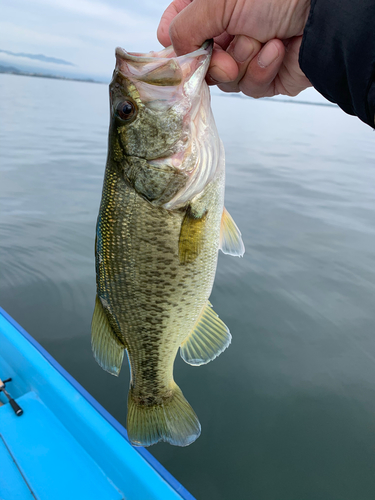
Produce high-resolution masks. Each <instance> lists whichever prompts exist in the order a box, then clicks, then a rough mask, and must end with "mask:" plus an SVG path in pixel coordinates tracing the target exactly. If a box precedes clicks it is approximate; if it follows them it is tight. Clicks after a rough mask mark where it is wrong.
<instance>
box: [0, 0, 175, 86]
mask: <svg viewBox="0 0 375 500" xmlns="http://www.w3.org/2000/svg"><path fill="white" fill-rule="evenodd" d="M169 3H170V0H131V1H130V0H0V49H1V50H3V51H4V50H5V51H8V52H12V53H26V54H43V55H45V56H49V57H54V58H58V59H62V60H64V61H68V62H70V63H72V64H73V65H74V66H68V65H62V64H56V63H46V62H38V61H36V60H31V59H29V58H27V57H20V56H14V55H12V54H9V53H8V54H7V53H5V52H0V64H3V65H8V66H9V65H13V66H16V67H20V65H22V66H25V65H26V66H27V65H29V66H32V67H40V68H44V69H46V68H48V69H50V72H51V73H62V74H71V75H85V76H86V75H88V76H92V77H96V78H100V79H106V80H108V79H109V78H110V76H111V74H112V71H113V67H114V50H115V47H116V46H118V45H119V46H121V47H123V48H125V49H126V50H130V51H140V52H143V51H147V52H148V51H149V50H157V49H158V48H159V47H160V44H159V43H158V41H157V38H156V29H157V26H158V23H159V19H160V17H161V15H162V13H163V12H164V9H165V8H166V7H167V6H168V4H169Z"/></svg>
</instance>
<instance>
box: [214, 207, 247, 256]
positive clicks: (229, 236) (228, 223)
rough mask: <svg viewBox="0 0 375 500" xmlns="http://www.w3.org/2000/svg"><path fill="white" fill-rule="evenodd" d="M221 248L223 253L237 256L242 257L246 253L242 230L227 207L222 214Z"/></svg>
mask: <svg viewBox="0 0 375 500" xmlns="http://www.w3.org/2000/svg"><path fill="white" fill-rule="evenodd" d="M219 248H220V250H221V251H222V252H223V253H226V254H228V255H234V256H236V257H242V256H243V254H244V253H245V245H244V244H243V241H242V238H241V232H240V230H239V229H238V227H237V225H236V223H235V222H234V220H233V219H232V217H231V216H230V214H229V212H228V210H227V209H226V208H225V207H224V210H223V215H222V216H221V227H220V245H219Z"/></svg>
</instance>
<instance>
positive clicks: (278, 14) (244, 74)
mask: <svg viewBox="0 0 375 500" xmlns="http://www.w3.org/2000/svg"><path fill="white" fill-rule="evenodd" d="M309 8H310V0H245V1H240V0H216V1H215V2H213V1H212V0H194V2H192V1H191V0H174V1H173V2H172V3H171V4H170V6H169V7H168V8H167V9H166V11H165V12H164V14H163V17H162V19H161V21H160V24H159V28H158V39H159V41H160V42H161V43H162V44H163V45H164V46H167V45H170V44H171V43H173V46H174V49H175V51H176V53H177V55H181V54H185V53H188V52H192V51H193V50H196V49H197V48H199V47H200V46H201V45H202V43H203V42H204V41H205V40H206V39H209V38H214V40H215V45H214V51H213V54H212V59H211V65H210V68H209V71H208V75H207V81H208V83H209V84H217V85H218V86H219V88H220V89H221V90H223V91H225V92H239V91H242V92H243V93H244V94H246V95H249V96H252V97H265V96H272V95H277V94H286V95H297V94H298V93H299V92H301V91H302V90H304V89H305V88H307V87H309V86H310V85H311V84H310V82H309V80H308V79H307V78H306V77H305V75H304V74H303V72H302V70H301V69H300V67H299V63H298V54H299V47H300V45H301V40H302V33H303V29H304V26H305V24H306V20H307V17H308V13H309Z"/></svg>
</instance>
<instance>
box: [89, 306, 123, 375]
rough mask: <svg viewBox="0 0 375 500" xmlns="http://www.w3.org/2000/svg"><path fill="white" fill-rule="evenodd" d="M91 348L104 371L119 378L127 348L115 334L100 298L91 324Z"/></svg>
mask: <svg viewBox="0 0 375 500" xmlns="http://www.w3.org/2000/svg"><path fill="white" fill-rule="evenodd" d="M91 347H92V352H93V354H94V358H95V359H96V361H97V362H98V364H99V365H100V366H101V367H102V368H103V370H106V371H107V372H109V373H111V374H112V375H116V376H118V374H119V373H120V369H121V365H122V360H123V358H124V349H125V347H124V345H123V344H121V343H120V341H119V340H118V339H117V338H116V336H115V334H114V333H113V330H112V327H111V325H110V324H109V321H108V318H107V315H106V313H105V311H104V308H103V306H102V304H101V302H100V300H99V298H98V296H96V299H95V310H94V315H93V317H92V323H91Z"/></svg>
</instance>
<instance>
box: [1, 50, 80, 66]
mask: <svg viewBox="0 0 375 500" xmlns="http://www.w3.org/2000/svg"><path fill="white" fill-rule="evenodd" d="M0 52H3V53H4V54H8V55H9V56H16V57H27V58H28V59H36V60H38V61H43V62H46V63H54V64H66V65H67V66H75V64H73V63H71V62H69V61H65V60H64V59H58V58H57V57H49V56H45V55H43V54H27V53H25V52H11V51H10V50H3V49H0Z"/></svg>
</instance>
